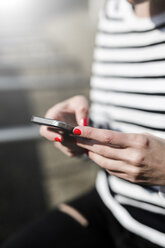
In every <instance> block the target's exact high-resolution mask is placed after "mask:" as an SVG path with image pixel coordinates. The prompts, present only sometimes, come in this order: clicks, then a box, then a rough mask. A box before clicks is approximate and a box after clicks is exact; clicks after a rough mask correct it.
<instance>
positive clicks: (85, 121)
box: [82, 118, 87, 127]
mask: <svg viewBox="0 0 165 248" xmlns="http://www.w3.org/2000/svg"><path fill="white" fill-rule="evenodd" d="M82 125H83V126H84V127H85V126H87V118H83V119H82Z"/></svg>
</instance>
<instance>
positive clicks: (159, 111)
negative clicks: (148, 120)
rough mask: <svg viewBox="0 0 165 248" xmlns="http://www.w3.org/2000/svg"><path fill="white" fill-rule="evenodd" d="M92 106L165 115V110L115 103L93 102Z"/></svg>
mask: <svg viewBox="0 0 165 248" xmlns="http://www.w3.org/2000/svg"><path fill="white" fill-rule="evenodd" d="M92 104H97V105H102V106H104V107H108V106H109V107H110V106H113V107H116V108H121V109H132V110H136V111H141V112H148V113H155V114H165V110H152V109H144V108H134V107H130V106H126V105H118V104H113V103H110V102H108V103H104V102H101V101H92Z"/></svg>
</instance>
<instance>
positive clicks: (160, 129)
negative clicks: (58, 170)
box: [90, 0, 165, 247]
mask: <svg viewBox="0 0 165 248" xmlns="http://www.w3.org/2000/svg"><path fill="white" fill-rule="evenodd" d="M90 99H91V109H90V118H91V122H92V125H93V126H95V127H99V128H106V129H114V130H119V131H121V132H125V133H128V132H129V133H144V132H148V133H151V134H153V135H156V136H159V137H161V138H165V12H164V13H162V14H160V15H158V16H155V17H153V18H151V19H150V18H138V17H137V16H136V15H135V14H134V11H133V9H132V6H131V4H129V3H128V2H127V1H126V0H109V1H107V3H106V6H105V8H104V10H103V11H102V12H101V13H100V20H99V26H98V33H97V36H96V43H95V50H94V62H93V67H92V77H91V92H90ZM96 187H97V190H98V192H99V194H100V196H101V198H102V200H103V201H104V203H105V204H106V206H107V207H108V208H110V210H111V211H112V213H113V214H114V216H115V217H116V218H117V219H118V221H119V222H120V223H121V224H122V225H123V226H124V227H125V228H126V229H128V230H130V231H131V232H133V233H135V234H137V235H139V236H141V237H143V238H145V239H147V240H149V241H151V242H153V243H155V244H157V245H159V246H162V247H165V197H164V195H163V194H162V193H160V191H163V190H164V189H165V187H159V186H155V187H147V186H146V187H143V186H140V185H138V184H133V183H131V182H128V181H125V180H122V179H120V178H117V177H115V176H107V175H106V173H105V172H103V171H100V172H99V173H98V176H97V180H96ZM164 191H165V190H164Z"/></svg>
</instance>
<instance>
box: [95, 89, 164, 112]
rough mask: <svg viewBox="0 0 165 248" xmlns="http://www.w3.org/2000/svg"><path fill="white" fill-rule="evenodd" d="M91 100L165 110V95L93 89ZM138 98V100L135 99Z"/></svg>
mask: <svg viewBox="0 0 165 248" xmlns="http://www.w3.org/2000/svg"><path fill="white" fill-rule="evenodd" d="M90 98H91V101H94V102H99V103H102V104H113V105H115V106H123V107H126V106H127V107H130V108H138V109H147V110H152V111H165V97H163V96H151V95H145V96H144V95H136V98H135V96H134V95H130V94H119V93H118V94H116V93H113V92H111V93H110V92H101V91H99V90H98V91H97V90H91V92H90ZM135 99H136V100H135Z"/></svg>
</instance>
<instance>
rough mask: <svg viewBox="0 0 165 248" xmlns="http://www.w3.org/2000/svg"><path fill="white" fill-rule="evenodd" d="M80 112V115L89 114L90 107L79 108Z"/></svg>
mask: <svg viewBox="0 0 165 248" xmlns="http://www.w3.org/2000/svg"><path fill="white" fill-rule="evenodd" d="M79 112H80V113H87V112H88V107H87V106H85V105H84V106H80V107H79Z"/></svg>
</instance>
